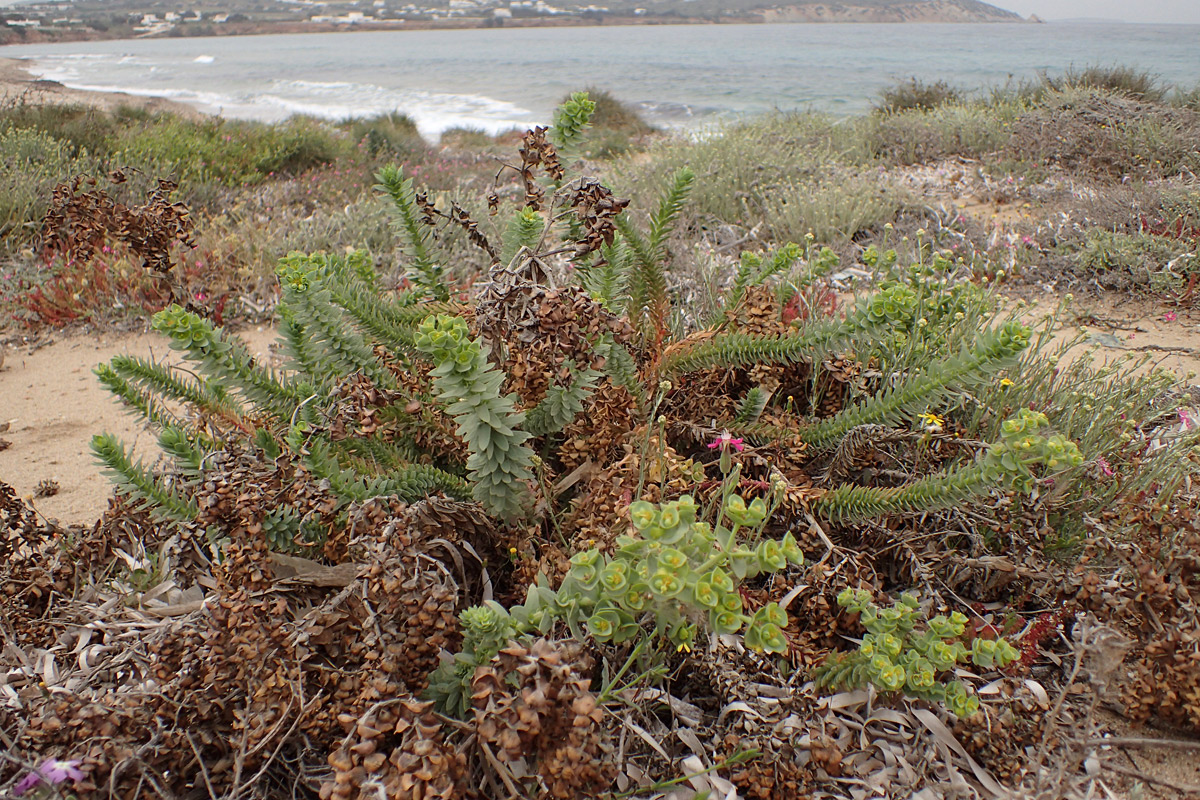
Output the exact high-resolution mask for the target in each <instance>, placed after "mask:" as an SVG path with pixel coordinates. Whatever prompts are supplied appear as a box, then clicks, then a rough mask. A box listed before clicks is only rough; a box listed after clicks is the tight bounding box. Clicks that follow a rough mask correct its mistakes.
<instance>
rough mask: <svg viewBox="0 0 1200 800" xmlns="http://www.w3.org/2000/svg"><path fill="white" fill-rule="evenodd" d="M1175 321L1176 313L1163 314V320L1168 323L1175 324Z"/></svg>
mask: <svg viewBox="0 0 1200 800" xmlns="http://www.w3.org/2000/svg"><path fill="white" fill-rule="evenodd" d="M1175 319H1176V317H1175V312H1174V311H1168V312H1167V313H1165V314H1163V320H1164V321H1166V322H1174V321H1175Z"/></svg>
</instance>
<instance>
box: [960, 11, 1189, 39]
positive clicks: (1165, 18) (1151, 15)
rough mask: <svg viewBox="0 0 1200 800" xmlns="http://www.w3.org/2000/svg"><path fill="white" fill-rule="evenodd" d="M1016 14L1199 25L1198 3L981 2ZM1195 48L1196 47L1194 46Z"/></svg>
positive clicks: (1046, 17) (1048, 17)
mask: <svg viewBox="0 0 1200 800" xmlns="http://www.w3.org/2000/svg"><path fill="white" fill-rule="evenodd" d="M984 2H990V3H991V4H992V5H994V6H999V7H1001V8H1007V9H1008V10H1009V11H1016V12H1017V13H1018V14H1020V15H1021V16H1023V17H1028V16H1029V15H1030V14H1037V15H1038V16H1039V17H1041V18H1042V19H1047V20H1050V19H1070V18H1072V17H1093V18H1095V17H1099V18H1105V19H1120V20H1125V21H1127V22H1155V23H1162V22H1187V23H1191V24H1200V0H1138V2H1134V3H1131V2H1129V0H984ZM1197 46H1200V43H1198V45H1197Z"/></svg>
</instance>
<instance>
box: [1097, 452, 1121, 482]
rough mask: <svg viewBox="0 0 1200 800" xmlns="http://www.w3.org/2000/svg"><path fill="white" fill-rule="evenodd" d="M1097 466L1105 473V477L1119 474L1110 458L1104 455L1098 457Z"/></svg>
mask: <svg viewBox="0 0 1200 800" xmlns="http://www.w3.org/2000/svg"><path fill="white" fill-rule="evenodd" d="M1096 466H1097V467H1099V468H1100V471H1101V472H1103V473H1104V477H1106V478H1111V477H1112V476H1113V475H1116V474H1117V471H1116V470H1115V469H1113V468H1112V465H1110V464H1109V463H1108V459H1106V458H1104V457H1103V456H1101V457H1100V458H1097V459H1096Z"/></svg>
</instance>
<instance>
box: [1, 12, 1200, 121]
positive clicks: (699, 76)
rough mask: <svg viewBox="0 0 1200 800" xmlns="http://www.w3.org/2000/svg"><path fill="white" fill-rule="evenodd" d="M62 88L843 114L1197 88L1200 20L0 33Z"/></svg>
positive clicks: (300, 110)
mask: <svg viewBox="0 0 1200 800" xmlns="http://www.w3.org/2000/svg"><path fill="white" fill-rule="evenodd" d="M0 56H8V57H15V58H23V59H28V67H29V69H30V70H31V71H32V72H34V73H35V74H37V75H38V76H40V77H42V78H46V79H50V80H55V81H59V82H61V83H63V84H65V85H67V86H71V87H76V88H80V89H89V90H94V91H104V92H108V91H111V92H128V93H129V94H134V95H149V96H157V97H164V98H170V99H172V100H176V101H179V102H183V103H187V104H190V105H193V106H195V107H196V108H198V109H201V110H202V111H205V112H210V113H214V114H219V115H222V116H226V117H231V118H242V119H255V120H262V121H278V120H282V119H286V118H287V117H290V116H292V115H296V114H303V115H311V116H316V117H322V118H328V119H334V120H341V119H346V118H350V117H361V116H371V115H376V114H381V113H385V112H391V111H400V112H403V113H405V114H408V115H410V116H411V117H412V118H413V119H415V120H416V122H417V125H418V127H419V129H420V131H421V132H422V134H423V135H425V136H428V137H431V138H433V137H436V136H437V135H438V134H440V133H441V132H442V131H444V130H446V129H448V128H455V127H465V128H472V129H480V130H484V131H487V132H490V133H495V132H500V131H503V130H508V129H511V128H514V127H527V126H529V125H531V124H545V123H547V122H548V121H549V120H550V118H551V114H552V111H553V109H554V107H555V106H556V105H557V104H558V103H559V102H560V101H561V100H562V99H563V97H564V96H565V95H567V94H568V93H569V92H572V91H577V90H580V89H583V88H585V87H597V88H601V89H606V90H608V91H609V92H611V93H612V94H613V95H614V96H616V97H617V98H618V99H620V100H623V101H625V102H627V103H630V104H632V105H634V106H635V107H637V108H638V109H639V110H640V111H641V113H642V114H643V115H644V116H645V117H646V118H647V119H648V120H649V121H650V122H652V123H655V124H657V125H660V126H665V127H671V128H684V129H693V130H703V129H705V128H706V127H709V126H716V125H719V124H721V123H723V122H725V121H728V120H731V119H735V118H738V117H741V116H745V115H755V114H761V113H763V112H766V111H771V110H773V109H782V110H794V109H800V110H812V111H819V112H825V113H828V114H832V115H835V116H849V115H853V114H857V113H861V112H863V111H864V110H866V109H868V108H869V107H870V105H871V103H872V101H873V100H875V99H876V98H877V97H878V93H879V91H880V90H881V89H882V88H884V87H886V86H888V85H890V84H893V83H895V82H896V81H899V80H906V79H908V78H913V77H915V78H917V79H920V80H924V81H937V80H945V81H947V82H949V83H951V84H953V85H956V86H961V87H968V88H983V87H996V86H1004V85H1005V84H1007V83H1013V82H1018V81H1021V80H1026V79H1032V78H1035V77H1036V76H1037V75H1038V74H1039V73H1041V72H1045V73H1048V74H1051V75H1057V74H1061V73H1062V72H1063V71H1064V70H1066V69H1068V68H1070V67H1077V68H1080V67H1084V66H1087V65H1102V66H1110V65H1117V64H1119V65H1128V66H1132V67H1135V68H1137V69H1140V70H1146V71H1148V72H1151V73H1153V74H1155V75H1157V76H1159V77H1160V78H1161V79H1162V80H1163V81H1165V82H1169V83H1173V84H1177V85H1182V86H1185V87H1188V88H1191V87H1194V86H1196V85H1198V84H1200V25H1137V24H1120V23H1067V22H1063V23H1049V24H1032V23H1013V24H1008V23H1000V24H996V23H993V24H979V25H971V24H946V25H938V24H778V25H639V26H608V27H605V26H598V27H586V28H585V27H566V28H510V29H504V28H492V29H472V30H420V31H418V30H413V31H374V32H349V33H312V34H294V35H292V34H288V35H263V36H236V37H211V38H162V39H139V40H120V41H96V42H74V43H65V44H47V45H16V46H8V47H0Z"/></svg>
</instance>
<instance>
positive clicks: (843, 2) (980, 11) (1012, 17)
mask: <svg viewBox="0 0 1200 800" xmlns="http://www.w3.org/2000/svg"><path fill="white" fill-rule="evenodd" d="M631 1H632V2H635V3H636V5H639V6H641V7H643V8H645V9H646V10H647V11H649V12H650V13H651V14H654V15H678V16H686V17H692V18H696V17H707V18H721V17H726V18H728V17H739V18H761V19H762V21H764V22H1019V21H1021V19H1022V18H1021V16H1020V15H1019V14H1016V13H1014V12H1012V11H1008V10H1006V9H1003V8H998V7H996V6H994V5H991V4H989V3H983V2H979V0H794V1H793V2H786V0H785V2H782V3H780V2H778V0H777V1H776V2H771V1H770V0H649V2H647V0H631ZM624 4H625V3H624V2H623V0H622V1H619V2H616V3H612V2H610V3H609V4H608V5H609V8H612V9H613V10H614V11H615V10H617V9H618V8H621V7H622V6H623V5H624Z"/></svg>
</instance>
